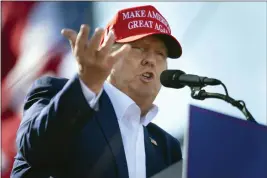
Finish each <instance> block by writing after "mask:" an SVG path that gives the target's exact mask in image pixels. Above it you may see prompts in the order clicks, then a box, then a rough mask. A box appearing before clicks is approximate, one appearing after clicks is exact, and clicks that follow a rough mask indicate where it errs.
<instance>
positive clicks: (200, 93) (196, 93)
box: [190, 87, 257, 123]
mask: <svg viewBox="0 0 267 178" xmlns="http://www.w3.org/2000/svg"><path fill="white" fill-rule="evenodd" d="M190 88H191V97H192V98H193V99H197V100H204V99H206V98H217V99H221V100H224V101H226V102H227V103H230V104H231V105H233V106H235V107H237V108H238V109H239V110H240V111H241V112H242V113H243V114H244V115H245V117H246V119H247V120H248V121H251V122H254V123H257V121H256V120H255V119H254V118H253V116H252V115H251V113H250V112H249V111H248V109H247V108H246V105H245V103H244V102H243V101H240V100H235V99H233V98H231V97H230V96H229V95H228V93H227V95H223V94H220V93H209V92H206V91H205V90H203V89H201V88H202V87H190ZM241 103H242V104H241Z"/></svg>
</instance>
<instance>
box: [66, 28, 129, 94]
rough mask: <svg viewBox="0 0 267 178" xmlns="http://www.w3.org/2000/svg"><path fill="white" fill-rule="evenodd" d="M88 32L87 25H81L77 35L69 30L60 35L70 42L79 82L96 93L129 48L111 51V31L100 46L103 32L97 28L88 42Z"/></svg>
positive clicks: (112, 39) (126, 45)
mask: <svg viewBox="0 0 267 178" xmlns="http://www.w3.org/2000/svg"><path fill="white" fill-rule="evenodd" d="M89 30H90V29H89V26H88V25H81V28H80V31H79V33H78V34H77V33H76V32H75V31H73V30H71V29H63V30H62V32H61V33H62V34H63V35H64V36H65V37H66V38H67V39H68V40H69V42H70V45H71V48H72V53H73V55H74V56H75V58H76V61H77V63H78V66H79V70H78V74H79V76H80V78H81V80H82V81H83V82H84V83H85V84H86V86H87V87H88V88H90V89H91V90H92V91H93V92H95V93H98V92H99V91H100V90H101V88H102V86H103V83H104V81H105V80H106V78H107V77H108V76H109V74H110V71H111V69H112V67H113V65H114V64H115V63H116V62H117V61H118V60H120V59H122V58H124V57H125V56H126V55H127V54H128V52H129V50H130V48H131V47H130V45H128V44H124V45H123V46H122V47H121V48H119V49H117V50H115V51H111V49H112V45H113V44H114V42H115V36H114V33H113V32H112V31H110V33H109V34H108V37H107V39H106V40H105V41H104V43H103V44H102V45H101V46H100V43H101V37H102V35H103V33H104V30H103V29H99V28H97V29H96V30H95V33H94V35H93V36H92V38H91V39H90V40H88V37H89Z"/></svg>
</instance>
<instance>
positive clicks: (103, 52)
mask: <svg viewBox="0 0 267 178" xmlns="http://www.w3.org/2000/svg"><path fill="white" fill-rule="evenodd" d="M114 42H115V35H114V33H113V31H110V32H109V34H108V37H107V40H106V41H105V42H104V44H103V46H102V47H101V49H100V51H99V52H100V54H101V55H102V56H107V55H108V54H109V52H110V50H111V48H112V45H113V44H114Z"/></svg>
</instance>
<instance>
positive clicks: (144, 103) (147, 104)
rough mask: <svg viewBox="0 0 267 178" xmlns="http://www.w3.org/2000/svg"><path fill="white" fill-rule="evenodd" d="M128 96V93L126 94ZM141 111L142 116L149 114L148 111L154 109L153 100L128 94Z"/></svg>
mask: <svg viewBox="0 0 267 178" xmlns="http://www.w3.org/2000/svg"><path fill="white" fill-rule="evenodd" d="M126 94H127V93H126ZM127 95H128V96H129V97H130V98H131V99H132V100H133V101H134V102H135V103H136V104H137V106H139V108H140V109H141V116H144V115H146V114H147V113H148V111H149V110H150V109H151V108H152V107H153V105H152V103H153V100H152V99H148V98H144V97H143V96H136V95H131V94H127Z"/></svg>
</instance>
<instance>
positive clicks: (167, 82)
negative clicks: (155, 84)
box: [160, 70, 185, 88]
mask: <svg viewBox="0 0 267 178" xmlns="http://www.w3.org/2000/svg"><path fill="white" fill-rule="evenodd" d="M183 74H185V72H183V71H181V70H164V71H163V72H162V73H161V74H160V83H161V84H162V85H163V86H165V87H168V88H183V87H184V86H185V85H183V84H181V83H180V82H179V77H180V76H181V75H183Z"/></svg>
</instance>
